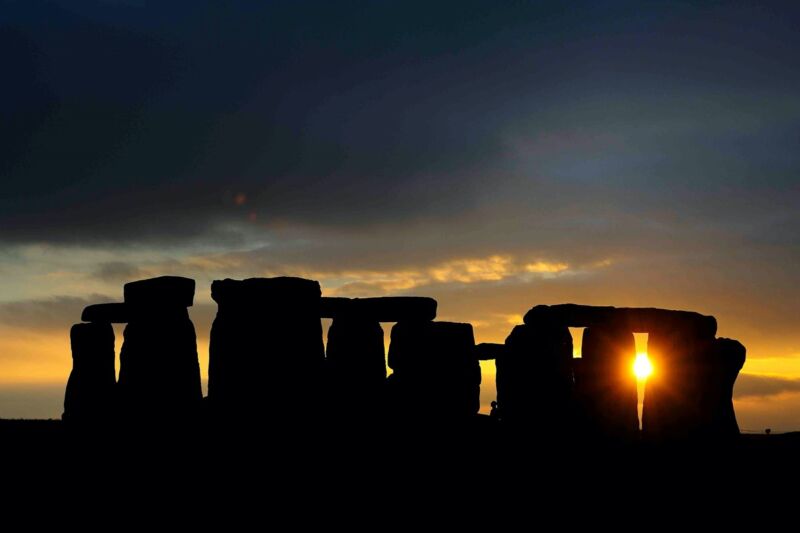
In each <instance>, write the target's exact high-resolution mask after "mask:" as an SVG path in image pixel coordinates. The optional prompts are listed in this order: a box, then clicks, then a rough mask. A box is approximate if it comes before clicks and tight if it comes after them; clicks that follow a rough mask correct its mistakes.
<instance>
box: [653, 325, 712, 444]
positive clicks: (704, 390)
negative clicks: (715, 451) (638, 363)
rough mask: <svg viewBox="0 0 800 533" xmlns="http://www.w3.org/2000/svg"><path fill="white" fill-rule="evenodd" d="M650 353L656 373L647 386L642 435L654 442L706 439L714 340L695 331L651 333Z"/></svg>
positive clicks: (677, 330)
mask: <svg viewBox="0 0 800 533" xmlns="http://www.w3.org/2000/svg"><path fill="white" fill-rule="evenodd" d="M647 352H648V357H649V358H650V361H651V362H652V364H653V368H654V372H653V374H652V375H651V376H650V377H649V378H648V380H647V384H646V387H645V394H644V405H643V411H642V433H643V434H644V435H645V436H646V437H647V438H649V439H651V440H657V441H675V440H687V439H695V438H698V437H701V436H703V434H704V432H705V426H706V422H707V420H708V407H707V406H706V405H705V404H706V401H705V400H704V398H705V397H706V396H707V395H708V390H709V379H711V378H713V373H714V370H713V364H710V363H711V361H712V360H713V357H714V356H713V353H714V338H713V336H712V337H709V336H707V335H704V334H699V333H698V332H697V331H695V330H693V329H691V328H681V329H676V328H671V329H664V330H657V331H651V332H650V334H649V336H648V341H647Z"/></svg>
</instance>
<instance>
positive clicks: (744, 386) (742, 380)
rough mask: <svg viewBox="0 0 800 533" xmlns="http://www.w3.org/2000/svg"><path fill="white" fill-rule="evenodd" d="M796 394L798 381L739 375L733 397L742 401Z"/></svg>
mask: <svg viewBox="0 0 800 533" xmlns="http://www.w3.org/2000/svg"><path fill="white" fill-rule="evenodd" d="M796 392H800V379H791V378H782V377H777V376H760V375H757V374H740V375H739V378H738V379H737V380H736V388H735V389H734V397H735V398H738V399H744V398H753V397H764V396H777V395H778V394H783V393H796Z"/></svg>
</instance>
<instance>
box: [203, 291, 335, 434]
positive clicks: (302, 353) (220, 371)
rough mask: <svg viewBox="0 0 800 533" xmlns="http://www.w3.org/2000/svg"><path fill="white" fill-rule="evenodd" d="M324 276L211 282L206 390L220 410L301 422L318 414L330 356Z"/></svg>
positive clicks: (233, 414) (237, 415)
mask: <svg viewBox="0 0 800 533" xmlns="http://www.w3.org/2000/svg"><path fill="white" fill-rule="evenodd" d="M320 296H321V291H320V287H319V283H318V282H316V281H313V280H308V279H302V278H290V277H278V278H251V279H245V280H232V279H225V280H222V281H219V280H218V281H214V282H213V283H212V285H211V297H212V298H213V299H214V301H215V302H217V304H218V306H219V307H218V310H217V316H216V318H215V319H214V323H213V325H212V327H211V341H210V346H209V383H208V396H209V401H210V402H211V407H212V410H213V412H214V413H216V414H217V415H220V416H223V417H228V418H239V419H242V418H246V417H247V418H251V417H258V418H264V417H268V418H271V419H272V420H275V421H281V422H295V421H296V422H298V423H303V422H305V421H307V420H308V418H309V417H313V416H315V415H316V411H317V410H318V409H319V404H320V400H321V399H320V389H321V376H322V370H323V366H324V363H325V349H324V345H323V341H322V322H321V320H320Z"/></svg>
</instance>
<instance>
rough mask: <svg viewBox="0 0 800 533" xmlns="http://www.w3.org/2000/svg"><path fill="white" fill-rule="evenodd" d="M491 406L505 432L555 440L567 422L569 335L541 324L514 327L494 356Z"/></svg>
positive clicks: (570, 390)
mask: <svg viewBox="0 0 800 533" xmlns="http://www.w3.org/2000/svg"><path fill="white" fill-rule="evenodd" d="M495 364H496V366H497V377H496V379H497V406H498V412H499V416H500V419H501V420H502V421H503V422H504V423H505V424H506V425H507V426H510V427H516V428H523V427H525V428H527V429H533V430H534V432H537V430H538V434H539V435H542V434H547V435H560V434H563V432H564V431H565V430H568V429H571V427H572V417H573V389H574V384H573V377H572V336H571V335H570V333H569V328H567V327H566V326H561V325H559V324H555V323H550V322H547V321H538V322H537V323H532V324H528V325H523V326H515V327H514V329H513V330H512V331H511V334H510V335H509V336H508V338H506V342H505V350H504V351H503V352H502V353H501V354H499V355H498V357H497V359H496V361H495Z"/></svg>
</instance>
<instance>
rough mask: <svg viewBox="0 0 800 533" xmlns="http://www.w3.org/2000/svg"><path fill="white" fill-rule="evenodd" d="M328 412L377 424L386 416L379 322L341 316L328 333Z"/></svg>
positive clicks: (384, 375) (383, 366) (382, 346)
mask: <svg viewBox="0 0 800 533" xmlns="http://www.w3.org/2000/svg"><path fill="white" fill-rule="evenodd" d="M325 363H326V381H327V391H328V394H329V396H328V401H327V402H326V403H328V408H329V411H330V412H331V414H332V415H333V416H334V417H337V418H339V419H341V420H353V421H357V422H358V421H360V422H364V421H369V422H374V421H375V419H376V418H378V417H380V416H381V415H382V410H383V407H384V398H383V394H384V387H385V384H386V352H385V350H384V344H383V329H382V328H381V326H380V323H378V322H377V321H375V320H369V319H363V318H359V317H347V316H340V317H339V318H335V319H334V320H333V323H332V324H331V327H330V328H329V329H328V345H327V347H326V359H325Z"/></svg>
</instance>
